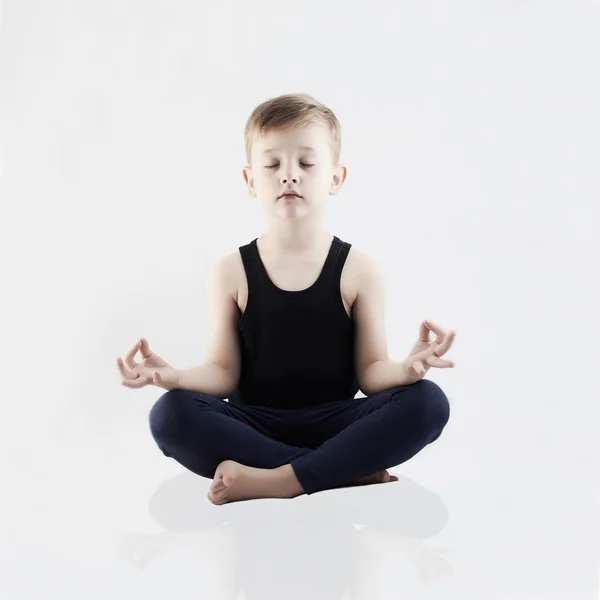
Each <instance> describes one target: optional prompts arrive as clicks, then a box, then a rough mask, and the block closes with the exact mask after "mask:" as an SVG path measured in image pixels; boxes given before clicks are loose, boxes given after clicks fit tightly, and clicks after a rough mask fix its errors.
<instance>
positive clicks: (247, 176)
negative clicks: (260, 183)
mask: <svg viewBox="0 0 600 600" xmlns="http://www.w3.org/2000/svg"><path fill="white" fill-rule="evenodd" d="M242 175H243V177H244V181H245V182H246V184H247V186H248V192H249V194H250V195H251V196H254V197H256V189H255V187H254V177H253V176H252V169H251V168H250V167H249V166H248V165H246V166H245V167H244V168H243V170H242Z"/></svg>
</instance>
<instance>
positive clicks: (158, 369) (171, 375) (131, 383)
mask: <svg viewBox="0 0 600 600" xmlns="http://www.w3.org/2000/svg"><path fill="white" fill-rule="evenodd" d="M138 350H139V351H140V353H141V355H142V361H141V362H139V363H138V362H135V355H136V352H137V351H138ZM117 367H118V369H119V373H120V374H121V385H124V386H126V387H128V388H133V389H139V388H143V387H145V386H147V385H156V386H157V387H162V388H164V389H166V390H172V389H174V388H175V387H177V370H176V369H174V368H173V367H172V366H171V365H170V364H169V363H167V362H165V361H164V360H163V359H162V358H161V357H160V356H158V354H154V353H153V352H152V350H150V346H149V345H148V341H147V340H146V338H141V339H139V340H138V341H137V343H136V344H135V346H133V348H131V350H130V351H129V352H128V353H127V354H126V355H125V358H124V359H123V358H121V357H120V356H118V357H117Z"/></svg>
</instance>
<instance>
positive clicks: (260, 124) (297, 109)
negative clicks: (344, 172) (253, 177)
mask: <svg viewBox="0 0 600 600" xmlns="http://www.w3.org/2000/svg"><path fill="white" fill-rule="evenodd" d="M312 123H320V124H322V125H325V126H326V127H327V128H328V129H329V132H330V134H331V150H332V157H333V163H334V164H337V162H338V160H339V157H340V151H341V145H342V139H341V138H342V136H341V126H340V123H339V121H338V119H337V117H336V116H335V114H334V113H333V111H332V110H331V109H330V108H328V107H327V106H325V105H324V104H322V103H321V102H319V101H318V100H315V98H313V97H312V96H310V95H308V94H284V95H282V96H277V97H275V98H270V99H268V100H265V101H264V102H263V103H261V104H259V105H258V106H257V107H256V108H255V109H254V110H253V111H252V114H251V115H250V116H249V117H248V121H247V122H246V127H245V129H244V142H245V145H246V159H247V161H248V164H249V165H250V164H251V151H252V143H253V142H254V141H255V139H256V138H257V137H258V136H259V135H262V134H264V133H266V132H267V131H269V130H271V129H285V128H287V127H298V126H300V127H301V126H304V125H308V124H312Z"/></svg>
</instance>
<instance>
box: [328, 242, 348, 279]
mask: <svg viewBox="0 0 600 600" xmlns="http://www.w3.org/2000/svg"><path fill="white" fill-rule="evenodd" d="M333 239H334V242H335V243H334V245H333V249H332V254H331V257H330V258H331V260H330V261H328V262H329V265H326V268H328V269H330V270H331V274H332V276H333V280H334V282H335V283H336V284H337V283H339V281H340V279H341V276H342V269H343V268H344V264H345V263H346V258H348V253H349V252H350V248H351V247H352V244H350V243H349V242H344V241H342V240H340V238H339V237H337V236H335V235H334V236H333Z"/></svg>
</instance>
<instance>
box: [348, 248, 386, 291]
mask: <svg viewBox="0 0 600 600" xmlns="http://www.w3.org/2000/svg"><path fill="white" fill-rule="evenodd" d="M347 262H348V267H349V269H350V270H351V271H352V273H353V274H354V276H355V277H356V278H357V281H358V282H360V283H361V284H362V285H365V284H368V283H369V282H370V281H371V280H372V279H373V278H378V277H382V271H381V267H380V265H379V262H378V261H377V260H376V259H375V258H374V257H373V256H371V255H370V254H368V253H367V252H365V251H364V250H361V249H359V248H356V247H355V246H352V247H351V248H350V252H349V253H348V258H347Z"/></svg>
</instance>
